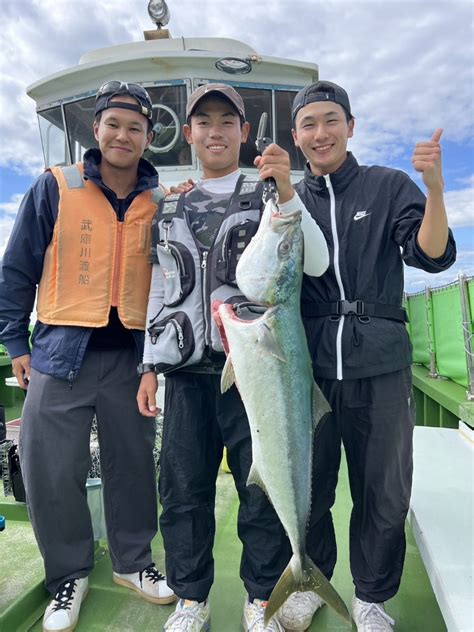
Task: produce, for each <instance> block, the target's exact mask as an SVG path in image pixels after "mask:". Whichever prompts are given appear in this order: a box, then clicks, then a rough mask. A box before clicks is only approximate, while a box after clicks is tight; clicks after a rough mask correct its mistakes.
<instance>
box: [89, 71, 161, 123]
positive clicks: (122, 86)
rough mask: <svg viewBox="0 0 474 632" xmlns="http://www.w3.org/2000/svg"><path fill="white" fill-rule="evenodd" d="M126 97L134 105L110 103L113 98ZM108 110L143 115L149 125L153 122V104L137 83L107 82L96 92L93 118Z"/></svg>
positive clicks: (117, 102) (119, 102) (121, 102)
mask: <svg viewBox="0 0 474 632" xmlns="http://www.w3.org/2000/svg"><path fill="white" fill-rule="evenodd" d="M121 95H128V96H130V97H133V98H134V99H135V101H137V103H136V104H134V103H126V102H123V101H112V100H111V99H112V98H113V97H118V96H121ZM108 108H122V109H124V110H132V111H134V112H139V113H140V114H143V116H145V117H146V118H147V119H148V120H149V121H150V123H151V122H152V121H153V104H152V101H151V99H150V95H149V94H148V92H147V91H146V90H145V88H144V87H143V86H141V85H140V84H138V83H127V82H125V81H107V82H106V83H104V84H103V85H102V86H101V87H100V88H99V90H98V91H97V94H96V97H95V104H94V116H97V114H99V113H100V112H102V111H103V110H107V109H108Z"/></svg>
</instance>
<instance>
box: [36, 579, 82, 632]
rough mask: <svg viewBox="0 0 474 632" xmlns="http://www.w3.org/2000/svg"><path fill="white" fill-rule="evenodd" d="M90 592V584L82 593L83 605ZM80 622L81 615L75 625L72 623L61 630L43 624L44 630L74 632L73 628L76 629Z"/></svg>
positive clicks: (44, 631)
mask: <svg viewBox="0 0 474 632" xmlns="http://www.w3.org/2000/svg"><path fill="white" fill-rule="evenodd" d="M88 594H89V586H87V588H86V589H85V591H84V594H83V595H82V599H81V605H82V604H83V603H84V599H85V598H86V597H87V595H88ZM78 623H79V617H77V621H76V623H74V625H70V626H69V627H68V628H61V629H60V630H57V629H56V630H51V629H48V628H45V627H44V625H43V632H73V630H75V629H76V626H77V624H78Z"/></svg>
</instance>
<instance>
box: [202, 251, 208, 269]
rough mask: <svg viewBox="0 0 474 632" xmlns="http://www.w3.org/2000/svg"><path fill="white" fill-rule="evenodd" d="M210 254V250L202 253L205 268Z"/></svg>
mask: <svg viewBox="0 0 474 632" xmlns="http://www.w3.org/2000/svg"><path fill="white" fill-rule="evenodd" d="M208 254H209V251H208V250H205V251H204V252H203V253H202V261H201V268H202V269H203V270H205V269H206V267H207V255H208Z"/></svg>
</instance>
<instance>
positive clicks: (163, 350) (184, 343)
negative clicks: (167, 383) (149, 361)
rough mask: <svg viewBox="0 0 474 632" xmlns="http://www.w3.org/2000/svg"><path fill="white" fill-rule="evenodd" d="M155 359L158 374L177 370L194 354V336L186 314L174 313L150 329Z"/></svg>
mask: <svg viewBox="0 0 474 632" xmlns="http://www.w3.org/2000/svg"><path fill="white" fill-rule="evenodd" d="M148 333H149V334H150V338H151V343H152V345H154V349H153V357H154V358H157V359H158V362H155V364H156V370H157V372H158V373H163V372H165V371H169V370H170V369H176V368H178V367H179V366H181V365H182V364H184V363H185V362H186V361H187V360H189V358H190V357H191V356H192V354H193V352H194V335H193V330H192V325H191V321H190V320H189V317H188V316H187V314H185V313H184V312H174V313H173V314H170V315H169V316H166V318H163V319H162V320H160V321H158V322H155V323H153V324H152V325H150V327H148Z"/></svg>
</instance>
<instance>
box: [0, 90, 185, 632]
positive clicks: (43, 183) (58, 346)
mask: <svg viewBox="0 0 474 632" xmlns="http://www.w3.org/2000/svg"><path fill="white" fill-rule="evenodd" d="M151 129H152V103H151V100H150V97H149V95H148V93H147V92H146V91H145V90H144V88H143V87H142V86H139V85H137V84H127V83H122V82H118V81H110V82H107V83H106V84H104V85H103V86H102V88H101V89H100V90H99V91H98V93H97V96H96V101H95V121H94V135H95V138H96V140H97V141H98V145H99V149H90V150H89V151H87V152H86V154H85V155H84V162H83V163H81V164H76V165H72V166H69V167H53V168H52V169H50V170H47V171H46V172H45V173H44V174H43V175H42V176H40V177H39V178H38V180H37V181H36V182H35V183H34V184H33V186H32V187H31V188H30V190H29V191H28V192H27V193H26V195H25V197H24V199H23V201H22V204H21V206H20V209H19V212H18V216H17V219H16V222H15V226H14V229H13V232H12V235H11V238H10V241H9V244H8V246H7V249H6V251H5V255H4V258H3V261H2V266H1V270H0V339H1V341H2V342H3V344H5V346H6V347H7V350H8V352H9V354H10V356H11V358H12V369H13V372H14V374H15V376H16V377H17V379H18V382H19V384H20V386H21V387H22V388H24V389H26V391H27V395H26V400H25V405H24V408H23V414H22V428H21V436H20V458H21V466H22V471H23V477H24V482H25V489H26V494H27V504H28V510H29V514H30V518H31V522H32V525H33V528H34V531H35V535H36V538H37V541H38V545H39V548H40V550H41V553H42V555H43V559H44V566H45V575H46V580H45V584H46V588H47V589H48V590H49V591H50V592H51V594H52V595H53V600H52V601H51V603H50V605H49V606H48V608H47V609H46V612H45V615H44V618H43V630H44V631H45V632H48V631H53V630H54V631H55V632H60V631H61V630H63V631H64V630H72V629H74V627H75V626H76V624H77V621H78V617H79V611H80V607H81V603H82V601H83V600H84V598H85V596H86V595H87V591H88V580H87V577H88V575H89V573H90V571H91V570H92V567H93V551H94V540H93V532H92V526H91V519H90V513H89V510H88V505H87V500H86V492H85V483H86V478H87V473H88V470H89V467H90V452H89V436H90V429H91V422H92V419H93V417H94V414H95V415H96V418H97V422H98V434H99V442H100V453H101V472H102V481H103V495H104V506H105V517H106V525H107V536H108V544H109V550H110V555H111V558H112V567H113V571H114V572H113V580H114V581H115V582H116V583H118V584H121V585H123V586H126V587H128V588H131V589H133V590H135V591H136V592H138V593H139V594H140V595H141V596H142V597H143V598H144V599H146V600H148V601H151V602H153V603H160V604H163V603H170V602H172V601H174V599H175V596H174V594H173V592H172V591H171V590H170V589H169V588H168V586H167V584H166V579H165V577H164V576H163V575H162V574H161V573H159V571H158V570H157V568H156V567H155V566H154V564H153V562H152V558H151V546H150V543H151V540H152V539H153V537H154V535H155V534H156V531H157V504H156V481H155V467H154V459H153V447H154V439H155V426H154V423H151V422H150V420H149V419H147V418H145V417H143V416H142V415H140V413H139V411H138V408H137V404H136V400H135V396H136V392H137V389H138V384H139V377H138V375H137V371H136V367H137V364H138V362H139V361H140V359H141V357H142V352H143V331H144V328H145V316H146V302H147V297H148V291H149V285H150V275H151V266H150V264H149V263H148V252H149V233H150V224H151V220H152V217H153V215H154V213H155V210H156V205H157V202H158V200H159V198H160V197H161V195H162V194H161V193H159V189H158V188H157V187H158V174H157V173H156V171H155V168H154V167H153V166H152V165H151V164H150V163H148V162H147V161H146V160H144V159H143V158H142V155H143V153H144V151H145V150H146V149H147V147H148V145H149V144H150V142H151V140H152V131H151ZM37 286H38V299H37V312H38V320H37V322H36V325H35V329H34V332H33V335H32V338H31V351H30V344H29V332H28V323H29V319H30V315H31V312H32V309H33V304H34V300H35V296H36V288H37ZM132 476H133V477H135V478H136V481H137V482H136V484H133V481H130V477H132Z"/></svg>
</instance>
